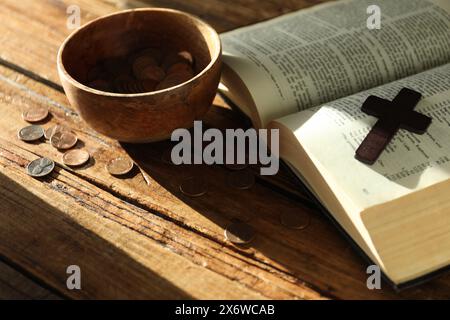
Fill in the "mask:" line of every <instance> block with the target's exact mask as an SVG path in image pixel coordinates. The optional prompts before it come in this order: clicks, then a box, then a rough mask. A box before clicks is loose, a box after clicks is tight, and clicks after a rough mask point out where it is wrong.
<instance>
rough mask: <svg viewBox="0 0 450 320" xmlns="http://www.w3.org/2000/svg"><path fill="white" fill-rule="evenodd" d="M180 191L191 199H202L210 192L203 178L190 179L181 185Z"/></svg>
mask: <svg viewBox="0 0 450 320" xmlns="http://www.w3.org/2000/svg"><path fill="white" fill-rule="evenodd" d="M180 191H181V192H182V193H183V194H185V195H187V196H189V197H200V196H202V195H204V194H205V193H206V192H207V191H208V186H207V184H206V182H205V181H204V180H203V179H202V178H199V177H190V178H187V179H185V180H184V181H183V182H182V183H181V184H180Z"/></svg>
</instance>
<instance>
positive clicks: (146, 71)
mask: <svg viewBox="0 0 450 320" xmlns="http://www.w3.org/2000/svg"><path fill="white" fill-rule="evenodd" d="M134 75H135V76H136V78H137V79H139V80H145V79H150V80H154V81H161V80H163V79H164V77H165V76H166V73H165V72H164V70H163V69H162V68H160V67H158V66H154V65H148V66H146V67H144V68H142V69H140V70H138V71H137V72H136V73H135V74H134Z"/></svg>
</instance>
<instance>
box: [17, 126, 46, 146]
mask: <svg viewBox="0 0 450 320" xmlns="http://www.w3.org/2000/svg"><path fill="white" fill-rule="evenodd" d="M18 136H19V139H20V140H23V141H26V142H31V141H37V140H39V139H41V138H42V137H43V136H44V129H42V127H41V126H38V125H31V126H27V127H24V128H22V129H20V130H19V133H18Z"/></svg>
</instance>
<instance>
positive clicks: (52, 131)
mask: <svg viewBox="0 0 450 320" xmlns="http://www.w3.org/2000/svg"><path fill="white" fill-rule="evenodd" d="M56 132H70V129H69V128H67V127H65V126H63V125H60V124H57V125H54V126H51V127H49V128H47V129H46V130H45V131H44V137H45V139H47V140H50V139H51V138H52V136H53V135H54V134H55V133H56Z"/></svg>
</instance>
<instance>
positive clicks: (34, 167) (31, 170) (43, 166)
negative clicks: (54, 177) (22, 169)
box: [27, 158, 55, 178]
mask: <svg viewBox="0 0 450 320" xmlns="http://www.w3.org/2000/svg"><path fill="white" fill-rule="evenodd" d="M54 168H55V163H54V162H53V161H52V160H50V159H48V158H39V159H36V160H33V161H31V162H30V163H29V164H28V165H27V173H28V174H29V175H30V176H32V177H36V178H39V177H44V176H46V175H48V174H50V173H51V172H52V171H53V169H54Z"/></svg>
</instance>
